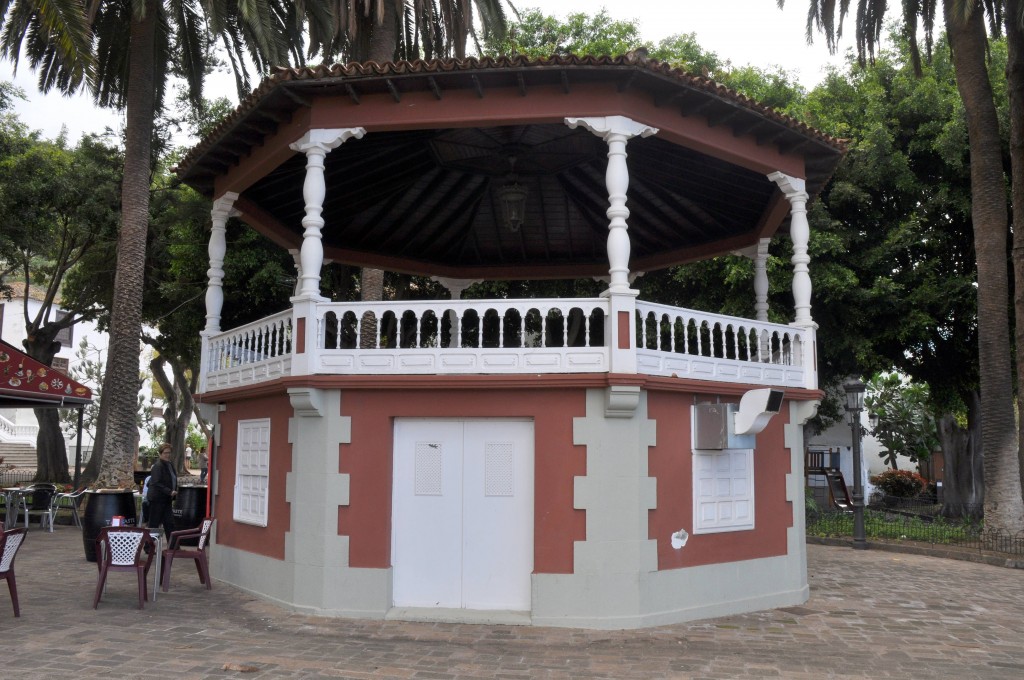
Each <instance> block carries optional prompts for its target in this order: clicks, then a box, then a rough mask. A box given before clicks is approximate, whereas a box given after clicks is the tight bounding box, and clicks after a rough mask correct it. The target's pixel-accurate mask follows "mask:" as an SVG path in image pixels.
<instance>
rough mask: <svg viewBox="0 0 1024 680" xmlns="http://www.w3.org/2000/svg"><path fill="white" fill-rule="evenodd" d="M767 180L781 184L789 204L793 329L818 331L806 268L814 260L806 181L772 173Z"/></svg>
mask: <svg viewBox="0 0 1024 680" xmlns="http://www.w3.org/2000/svg"><path fill="white" fill-rule="evenodd" d="M768 179H770V180H771V181H773V182H775V183H776V184H778V185H779V188H780V189H782V193H783V194H785V196H786V199H787V200H788V201H789V205H790V223H789V237H790V239H792V241H793V259H792V260H791V262H792V263H793V307H794V309H795V312H796V313H795V318H794V319H793V325H794V326H802V327H804V328H816V325H815V323H814V320H813V319H812V318H811V276H810V274H809V273H808V269H807V265H808V264H809V263H810V261H811V257H810V255H808V254H807V242H808V240H809V239H810V236H811V228H810V225H809V224H808V223H807V199H808V196H807V190H806V182H804V180H802V179H799V178H797V177H790V176H789V175H786V174H783V173H781V172H773V173H772V174H770V175H768Z"/></svg>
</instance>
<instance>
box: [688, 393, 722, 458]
mask: <svg viewBox="0 0 1024 680" xmlns="http://www.w3.org/2000/svg"><path fill="white" fill-rule="evenodd" d="M727 414H728V409H726V404H697V405H696V406H694V407H693V448H695V449H712V450H721V449H724V448H725V444H726V440H727V438H728V432H729V429H728V420H727V419H728V415H727Z"/></svg>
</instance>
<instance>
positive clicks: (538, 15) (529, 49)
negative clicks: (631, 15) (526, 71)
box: [483, 9, 650, 57]
mask: <svg viewBox="0 0 1024 680" xmlns="http://www.w3.org/2000/svg"><path fill="white" fill-rule="evenodd" d="M649 46H650V43H644V42H643V41H641V39H640V29H639V27H638V26H637V24H636V21H634V20H631V21H620V20H617V19H612V18H611V17H610V16H608V12H607V11H606V10H604V9H602V10H601V11H600V12H598V13H597V14H595V15H593V16H590V15H588V14H585V13H584V12H573V13H571V14H569V15H568V16H567V17H566V18H565V21H560V20H559V19H557V18H555V17H553V16H546V15H544V14H543V13H542V12H541V11H540V10H539V9H527V10H524V11H522V12H520V15H519V20H518V21H516V22H513V23H512V24H510V25H509V26H508V31H507V33H506V34H505V36H504V38H503V39H498V40H493V41H488V42H486V43H485V44H484V50H483V51H484V54H487V55H491V56H496V55H500V54H508V55H511V54H522V55H526V56H529V57H550V56H553V55H567V54H576V55H594V56H601V55H609V56H616V55H620V54H625V53H626V52H629V51H630V50H634V49H636V48H638V47H649Z"/></svg>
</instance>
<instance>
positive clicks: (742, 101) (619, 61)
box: [178, 50, 846, 174]
mask: <svg viewBox="0 0 1024 680" xmlns="http://www.w3.org/2000/svg"><path fill="white" fill-rule="evenodd" d="M577 68H579V69H587V68H590V69H593V68H611V69H638V70H640V71H642V72H644V73H647V74H650V75H652V76H655V77H658V78H660V79H663V80H664V81H666V82H668V83H671V84H675V85H676V86H678V87H680V88H685V89H687V90H690V91H694V92H699V93H703V94H704V95H705V96H708V97H711V98H714V99H716V100H718V101H720V102H722V103H728V104H732V105H734V106H736V107H741V108H743V109H746V110H748V111H750V112H751V113H754V114H757V116H759V117H761V118H763V119H764V120H766V121H771V122H773V123H776V124H778V125H780V126H783V127H785V128H788V129H790V130H791V131H793V132H795V133H797V134H799V135H801V136H803V137H805V138H807V139H810V140H814V141H816V142H818V143H820V144H823V145H825V146H827V147H831V148H832V149H834V150H835V151H836V152H838V153H839V154H842V153H844V152H845V149H846V145H845V141H844V140H841V139H836V138H834V137H831V136H829V135H826V134H824V133H822V132H820V131H818V130H815V129H814V128H812V127H810V126H809V125H807V124H805V123H803V122H801V121H799V120H797V119H795V118H793V117H791V116H787V115H784V114H781V113H778V112H777V111H775V110H774V109H772V108H771V107H769V106H765V105H764V104H760V103H758V102H756V101H754V100H753V99H751V98H749V97H747V96H745V95H742V94H740V93H738V92H736V91H735V90H732V89H730V88H728V87H726V86H724V85H722V84H720V83H717V82H715V81H714V80H712V79H710V78H706V77H704V76H700V75H694V74H691V73H687V72H686V71H684V70H682V69H679V68H676V67H673V66H672V65H671V64H669V63H667V62H663V61H658V60H657V59H650V58H648V57H647V56H646V55H645V53H644V52H643V51H642V50H640V51H636V52H630V53H629V54H626V55H623V56H618V57H607V56H600V57H598V56H576V55H566V56H560V55H556V56H551V57H542V58H530V57H525V56H522V55H517V56H512V57H508V56H502V57H482V58H475V57H474V58H467V59H432V60H429V61H425V60H422V59H417V60H415V61H397V62H385V63H377V62H373V61H369V62H350V63H347V64H332V65H326V64H322V65H320V66H307V67H300V68H284V67H279V68H277V69H275V72H274V73H273V74H272V75H271V76H269V77H267V78H266V79H264V80H263V82H262V83H260V85H259V86H258V87H257V88H256V89H255V90H253V92H252V93H251V94H250V95H249V96H248V97H246V98H245V100H243V101H242V102H241V103H240V104H239V105H238V107H237V108H236V109H235V110H234V111H233V112H232V113H231V114H229V115H228V116H226V117H225V118H224V119H223V120H222V121H221V122H220V123H219V124H218V125H217V126H216V127H215V128H214V129H213V130H212V131H211V132H210V133H209V134H208V135H207V136H206V137H205V138H204V139H203V140H202V141H200V143H199V144H198V145H196V146H195V147H194V148H192V149H191V150H190V151H189V152H188V153H187V154H186V155H185V156H184V158H182V160H181V163H180V164H179V167H178V172H179V174H183V173H184V172H186V171H187V170H188V168H189V167H190V166H192V165H193V164H194V163H195V162H196V161H197V160H198V159H199V158H200V157H201V156H202V155H203V154H204V153H206V152H207V151H209V150H210V149H211V148H213V147H214V146H216V144H217V143H218V142H219V141H220V140H221V139H223V138H224V137H225V136H226V135H227V134H228V133H229V132H230V131H231V130H232V129H233V128H234V127H235V125H236V124H237V123H238V122H239V121H240V120H242V119H243V118H245V117H246V116H248V115H249V114H250V113H251V112H253V111H254V110H255V109H257V108H258V107H259V106H260V104H261V102H263V100H264V99H265V98H266V97H268V96H269V95H270V94H271V93H272V92H274V91H275V90H276V89H277V88H279V87H280V86H282V85H283V84H285V83H307V82H310V81H324V80H332V81H338V80H339V79H343V81H344V82H349V83H351V84H356V83H358V82H359V81H363V80H368V79H382V78H391V77H410V76H412V77H415V76H423V77H427V76H434V75H440V74H458V73H469V74H474V73H478V74H479V73H493V72H501V71H503V70H520V71H523V70H525V71H532V70H537V71H541V70H545V69H577Z"/></svg>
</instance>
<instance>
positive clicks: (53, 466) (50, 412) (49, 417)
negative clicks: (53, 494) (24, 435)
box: [22, 324, 71, 484]
mask: <svg viewBox="0 0 1024 680" xmlns="http://www.w3.org/2000/svg"><path fill="white" fill-rule="evenodd" d="M48 326H50V324H46V325H44V326H43V328H41V329H34V330H32V329H30V331H29V336H28V337H27V338H25V340H24V341H23V342H22V345H23V346H24V347H25V353H26V354H28V355H29V356H30V357H32V358H33V359H35V360H36V361H38V362H40V363H43V364H46V365H47V366H52V365H53V357H55V356H56V355H57V352H59V351H60V343H59V342H56V341H54V337H56V334H57V332H58V330H59V329H57V328H55V327H48ZM32 411H33V412H35V416H36V422H37V423H38V424H39V432H38V433H37V434H36V476H35V478H34V479H35V481H37V482H57V483H60V484H67V483H68V482H70V481H71V476H70V475H69V474H68V452H67V446H66V444H65V443H64V433H63V431H61V428H60V414H59V413H58V411H57V409H55V408H34V409H32Z"/></svg>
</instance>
